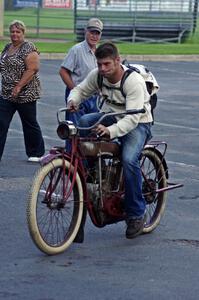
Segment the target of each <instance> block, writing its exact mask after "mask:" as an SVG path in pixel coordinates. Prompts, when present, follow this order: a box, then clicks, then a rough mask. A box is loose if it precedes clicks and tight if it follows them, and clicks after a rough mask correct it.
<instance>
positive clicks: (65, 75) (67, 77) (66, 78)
mask: <svg viewBox="0 0 199 300" xmlns="http://www.w3.org/2000/svg"><path fill="white" fill-rule="evenodd" d="M59 75H60V76H61V79H62V80H63V82H64V83H65V85H66V86H67V87H68V88H69V89H70V90H72V89H73V88H74V87H75V84H74V82H73V80H72V78H71V72H70V71H69V70H68V69H66V68H64V67H61V68H60V70H59Z"/></svg>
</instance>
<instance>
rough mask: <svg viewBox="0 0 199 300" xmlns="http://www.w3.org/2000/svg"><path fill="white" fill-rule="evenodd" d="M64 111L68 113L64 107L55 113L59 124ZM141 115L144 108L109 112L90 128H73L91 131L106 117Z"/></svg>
mask: <svg viewBox="0 0 199 300" xmlns="http://www.w3.org/2000/svg"><path fill="white" fill-rule="evenodd" d="M66 111H70V110H69V109H68V108H66V107H64V108H60V109H59V110H58V111H57V120H58V123H59V124H60V123H61V122H62V120H61V119H60V114H61V113H62V112H66ZM143 113H145V109H144V108H141V109H131V110H126V111H124V112H109V113H104V115H103V116H101V118H100V119H99V120H98V121H97V122H96V123H95V124H93V125H92V126H90V127H79V126H77V125H75V127H76V128H77V129H81V130H91V129H93V128H95V127H96V126H97V125H98V124H100V123H101V122H102V120H104V119H105V118H106V117H108V116H113V117H116V116H120V115H134V114H143Z"/></svg>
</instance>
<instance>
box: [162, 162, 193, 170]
mask: <svg viewBox="0 0 199 300" xmlns="http://www.w3.org/2000/svg"><path fill="white" fill-rule="evenodd" d="M167 163H168V164H173V165H177V166H180V167H183V168H185V167H189V168H197V169H198V168H199V166H197V165H189V164H185V163H182V162H176V161H172V160H167Z"/></svg>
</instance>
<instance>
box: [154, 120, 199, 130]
mask: <svg viewBox="0 0 199 300" xmlns="http://www.w3.org/2000/svg"><path fill="white" fill-rule="evenodd" d="M155 124H156V125H160V126H165V127H172V128H182V129H190V130H193V131H198V132H199V128H195V127H189V126H183V125H176V124H168V123H161V122H157V121H155Z"/></svg>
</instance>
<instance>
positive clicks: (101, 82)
mask: <svg viewBox="0 0 199 300" xmlns="http://www.w3.org/2000/svg"><path fill="white" fill-rule="evenodd" d="M97 84H98V87H99V89H100V91H101V90H102V84H103V76H102V75H101V74H100V73H99V72H98V74H97Z"/></svg>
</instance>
